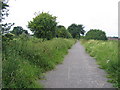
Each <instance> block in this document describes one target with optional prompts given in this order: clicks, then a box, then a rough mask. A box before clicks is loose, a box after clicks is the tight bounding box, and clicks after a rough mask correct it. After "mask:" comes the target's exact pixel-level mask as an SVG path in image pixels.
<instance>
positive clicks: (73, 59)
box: [40, 42, 113, 88]
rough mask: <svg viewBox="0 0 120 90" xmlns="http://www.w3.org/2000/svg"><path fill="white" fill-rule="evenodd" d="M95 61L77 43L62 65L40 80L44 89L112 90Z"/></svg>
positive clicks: (104, 74) (104, 73)
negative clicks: (104, 89)
mask: <svg viewBox="0 0 120 90" xmlns="http://www.w3.org/2000/svg"><path fill="white" fill-rule="evenodd" d="M98 67H99V65H97V64H96V60H95V59H94V58H93V57H91V56H89V54H87V53H86V51H85V48H84V47H83V46H82V45H81V44H80V42H77V43H76V44H75V45H73V46H72V48H71V49H70V50H69V52H68V55H66V56H65V58H64V61H63V63H62V64H59V65H57V66H56V68H55V69H54V70H52V71H49V72H47V73H46V74H45V79H44V80H40V83H41V84H43V86H44V87H45V88H113V87H112V84H111V83H108V82H107V80H108V79H107V78H106V72H105V71H104V70H102V69H99V68H98Z"/></svg>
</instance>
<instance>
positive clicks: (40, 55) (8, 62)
mask: <svg viewBox="0 0 120 90" xmlns="http://www.w3.org/2000/svg"><path fill="white" fill-rule="evenodd" d="M25 38H26V36H24V35H22V36H20V38H14V39H13V40H11V41H9V42H5V41H4V42H3V50H2V51H3V58H2V60H3V87H4V88H41V87H42V86H40V85H39V83H38V82H37V79H38V77H39V78H40V76H42V75H43V74H42V73H43V72H46V71H48V70H51V69H53V68H54V67H55V65H56V64H58V63H61V62H62V61H63V57H64V55H65V54H67V51H68V49H69V48H70V47H71V46H72V45H73V44H74V43H75V40H72V39H60V38H57V39H52V40H49V41H44V42H42V40H41V39H38V38H34V37H30V38H29V39H28V38H26V39H25Z"/></svg>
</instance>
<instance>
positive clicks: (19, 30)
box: [11, 26, 28, 36]
mask: <svg viewBox="0 0 120 90" xmlns="http://www.w3.org/2000/svg"><path fill="white" fill-rule="evenodd" d="M11 33H13V34H15V35H17V36H18V35H20V34H22V33H25V34H28V31H27V30H24V29H23V28H22V27H21V26H17V27H14V28H13V30H12V31H11Z"/></svg>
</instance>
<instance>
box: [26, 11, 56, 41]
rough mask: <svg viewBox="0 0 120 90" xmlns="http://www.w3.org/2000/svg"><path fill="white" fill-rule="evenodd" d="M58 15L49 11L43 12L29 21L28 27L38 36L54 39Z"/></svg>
mask: <svg viewBox="0 0 120 90" xmlns="http://www.w3.org/2000/svg"><path fill="white" fill-rule="evenodd" d="M56 25H57V22H56V17H55V16H52V15H50V14H49V13H43V12H42V13H41V14H39V15H38V16H36V17H35V18H33V20H32V21H30V22H29V23H28V28H30V30H31V31H32V32H33V33H34V35H35V36H36V37H38V38H43V40H44V39H48V40H50V39H52V38H53V37H55V30H56Z"/></svg>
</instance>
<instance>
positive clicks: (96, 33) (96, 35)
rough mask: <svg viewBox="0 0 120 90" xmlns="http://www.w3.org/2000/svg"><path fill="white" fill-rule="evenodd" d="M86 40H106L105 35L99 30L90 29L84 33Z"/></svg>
mask: <svg viewBox="0 0 120 90" xmlns="http://www.w3.org/2000/svg"><path fill="white" fill-rule="evenodd" d="M85 38H86V39H88V40H89V39H95V40H107V37H106V33H105V32H104V31H102V30H99V29H91V30H90V31H88V32H87V33H86V36H85Z"/></svg>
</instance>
